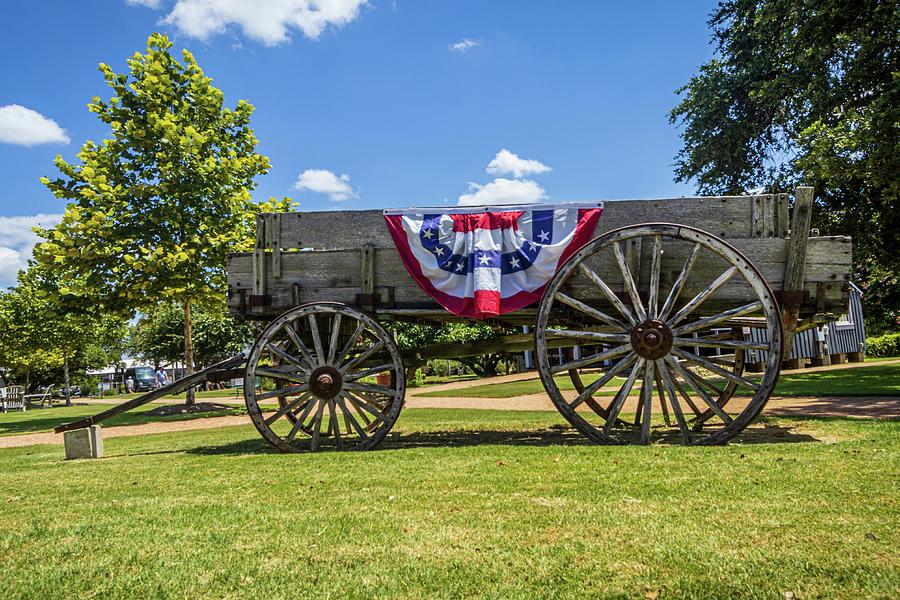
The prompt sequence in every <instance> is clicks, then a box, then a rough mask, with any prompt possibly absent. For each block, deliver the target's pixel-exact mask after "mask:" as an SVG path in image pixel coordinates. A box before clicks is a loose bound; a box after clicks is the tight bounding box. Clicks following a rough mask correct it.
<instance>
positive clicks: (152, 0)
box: [125, 0, 160, 8]
mask: <svg viewBox="0 0 900 600" xmlns="http://www.w3.org/2000/svg"><path fill="white" fill-rule="evenodd" d="M125 4H129V5H131V6H146V7H147V8H159V6H160V0H125Z"/></svg>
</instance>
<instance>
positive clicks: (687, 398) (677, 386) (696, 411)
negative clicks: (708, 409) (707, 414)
mask: <svg viewBox="0 0 900 600" xmlns="http://www.w3.org/2000/svg"><path fill="white" fill-rule="evenodd" d="M669 374H670V375H672V373H671V372H670V373H669ZM672 384H673V385H674V386H675V389H676V390H678V393H679V394H680V395H681V397H682V398H684V401H685V402H686V403H687V405H688V406H690V407H691V410H692V411H693V412H694V415H695V416H698V417H699V416H700V415H702V414H703V411H702V410H700V409H699V408H697V405H696V404H694V401H693V400H691V396H690V394H688V393H687V390H685V389H684V386H683V385H681V382H680V381H678V378H676V377H675V376H674V375H672Z"/></svg>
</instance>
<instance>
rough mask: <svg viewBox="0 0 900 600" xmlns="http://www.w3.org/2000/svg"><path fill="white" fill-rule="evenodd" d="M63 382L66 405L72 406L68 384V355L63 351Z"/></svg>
mask: <svg viewBox="0 0 900 600" xmlns="http://www.w3.org/2000/svg"><path fill="white" fill-rule="evenodd" d="M63 384H64V385H65V386H66V387H65V390H64V393H65V395H66V406H72V390H71V389H70V386H69V356H68V355H66V354H65V353H63Z"/></svg>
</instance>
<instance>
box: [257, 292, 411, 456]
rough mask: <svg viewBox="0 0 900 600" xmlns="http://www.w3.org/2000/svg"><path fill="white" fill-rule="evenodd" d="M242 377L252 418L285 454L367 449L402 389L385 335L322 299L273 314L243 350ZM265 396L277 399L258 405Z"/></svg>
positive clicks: (398, 403) (364, 318)
mask: <svg viewBox="0 0 900 600" xmlns="http://www.w3.org/2000/svg"><path fill="white" fill-rule="evenodd" d="M244 381H245V385H244V399H245V401H246V403H247V412H248V413H249V414H250V418H251V419H252V420H253V424H254V425H255V426H256V428H257V429H258V430H259V432H260V433H261V434H262V436H263V438H265V439H266V441H268V442H269V443H271V444H272V445H273V446H275V447H277V448H279V449H280V450H283V451H285V452H299V451H304V450H309V451H316V450H319V449H322V448H323V447H326V446H329V447H333V448H336V449H338V450H367V449H369V448H372V447H374V446H375V445H376V444H378V443H379V442H380V441H381V440H382V439H383V438H384V436H385V435H387V433H388V431H390V429H391V427H393V425H394V423H395V422H396V420H397V417H398V415H399V414H400V409H401V408H402V406H403V396H404V394H405V391H406V378H405V375H404V372H403V363H402V361H401V358H400V353H399V351H398V350H397V345H396V344H395V343H394V340H393V338H391V336H389V335H388V334H387V333H386V332H385V331H384V329H382V328H381V326H380V325H379V324H378V323H377V322H376V321H375V320H374V319H372V318H371V317H370V316H368V315H366V314H365V313H363V312H360V311H359V310H356V309H354V308H351V307H349V306H346V305H343V304H338V303H330V302H328V303H325V302H323V303H316V304H306V305H303V306H298V307H297V308H293V309H291V310H289V311H287V312H285V313H283V314H282V315H280V316H279V317H278V318H276V319H275V320H273V321H272V322H271V323H270V324H269V325H268V326H267V327H266V328H265V329H264V330H263V331H262V333H260V334H259V337H258V338H257V339H256V342H255V343H254V345H253V348H252V349H251V351H250V355H249V357H248V359H247V370H246V375H245V378H244ZM267 401H274V402H277V405H275V406H261V405H260V403H262V402H267Z"/></svg>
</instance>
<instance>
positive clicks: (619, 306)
mask: <svg viewBox="0 0 900 600" xmlns="http://www.w3.org/2000/svg"><path fill="white" fill-rule="evenodd" d="M578 268H579V269H581V272H582V273H584V275H585V277H587V278H588V279H590V280H591V282H593V284H594V285H596V286H597V287H598V288H600V291H601V292H603V295H604V296H606V299H607V300H609V302H610V303H611V304H612V305H613V306H615V307H616V310H618V311H619V314H621V315H622V316H623V317H625V319H626V320H627V321H628V322H629V323H631V324H632V325H637V324H638V320H637V319H636V318H635V316H634V313H632V312H631V311H630V310H628V307H627V306H625V303H624V302H622V301H621V300H620V299H619V297H618V296H616V293H615V292H614V291H612V290H611V289H610V287H609V286H608V285H606V282H605V281H603V279H601V278H600V276H599V275H597V274H596V273H594V271H593V270H591V268H590V267H588V266H587V265H586V264H584V263H583V262H582V263H579V264H578Z"/></svg>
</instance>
